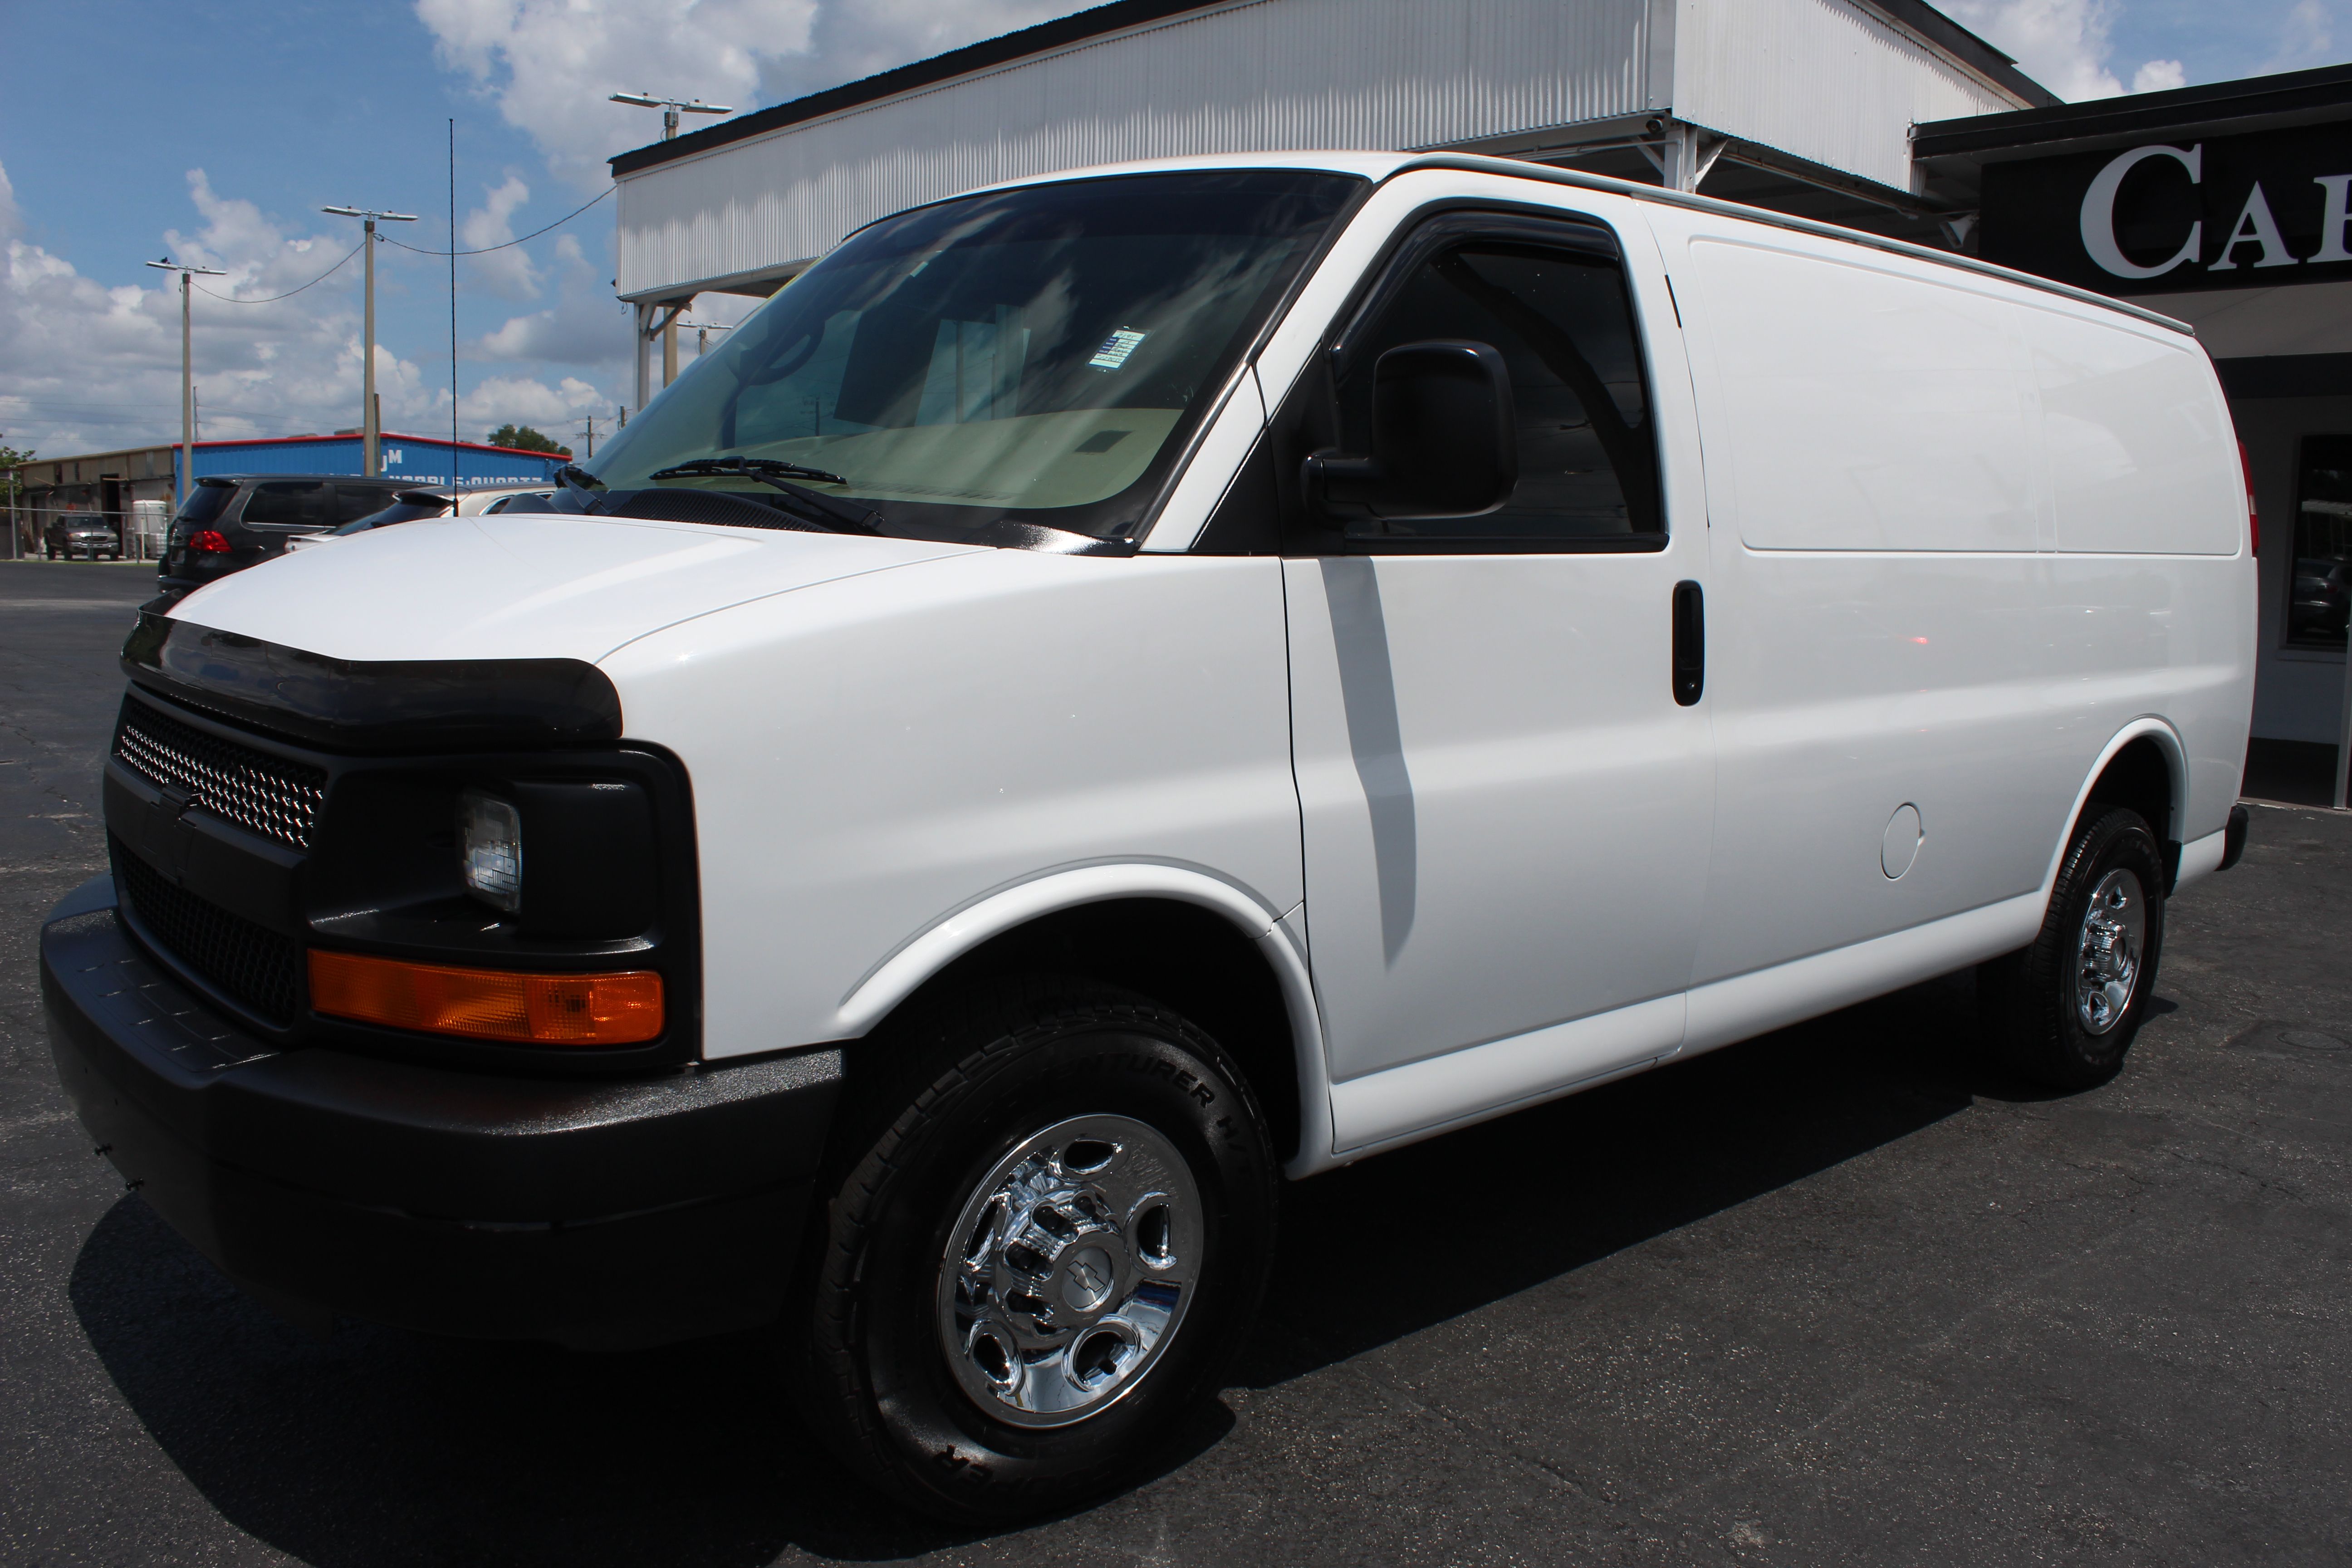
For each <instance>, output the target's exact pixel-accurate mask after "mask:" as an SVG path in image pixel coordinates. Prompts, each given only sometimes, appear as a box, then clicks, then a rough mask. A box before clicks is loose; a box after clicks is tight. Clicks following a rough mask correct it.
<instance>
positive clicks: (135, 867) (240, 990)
mask: <svg viewBox="0 0 2352 1568" xmlns="http://www.w3.org/2000/svg"><path fill="white" fill-rule="evenodd" d="M111 848H112V849H113V851H114V870H115V875H116V876H118V877H120V878H121V888H122V893H123V896H124V897H125V898H127V899H128V900H130V902H131V913H133V914H135V915H137V916H138V917H139V921H140V923H141V924H142V925H144V926H145V927H146V928H147V932H148V934H149V935H150V936H152V938H154V940H155V941H156V942H159V943H161V944H162V945H163V947H165V948H166V949H168V950H170V952H171V954H172V956H173V957H174V958H177V959H178V960H179V961H180V962H181V963H184V964H185V965H186V966H187V967H188V968H189V969H191V970H193V971H194V972H195V973H198V974H201V975H203V976H204V977H205V979H206V980H209V981H211V982H212V983H213V984H215V985H217V986H219V987H220V988H221V989H222V990H223V991H226V992H227V993H228V994H230V995H231V996H234V997H236V999H237V1000H238V1001H240V1002H242V1003H244V1004H245V1005H247V1006H248V1007H250V1008H252V1009H253V1010H254V1011H255V1012H256V1013H258V1014H259V1015H261V1016H262V1017H264V1018H266V1019H268V1021H269V1022H271V1023H273V1024H276V1025H278V1026H280V1027H283V1026H285V1025H287V1024H289V1023H291V1022H292V1021H293V1018H294V1015H295V1014H296V1013H297V1012H299V1011H300V1010H301V1006H302V949H301V945H300V944H299V943H298V942H295V941H294V939H293V938H291V937H285V936H280V935H278V933H277V932H276V931H270V930H268V928H266V927H263V926H257V925H256V924H254V923H253V922H252V921H249V920H247V919H246V918H245V917H244V916H243V915H237V914H231V913H230V912H229V911H228V910H225V909H222V908H221V907H220V906H219V905H218V904H215V903H214V902H213V901H212V900H209V899H200V898H198V897H197V896H196V895H195V894H194V893H191V892H189V891H188V890H187V889H184V888H175V887H173V885H172V884H171V883H170V882H168V881H166V880H165V879H164V878H163V873H162V872H160V871H158V870H156V869H155V868H153V867H152V866H150V865H148V864H147V862H146V861H144V860H142V859H141V858H139V857H138V856H136V855H134V854H132V853H131V851H130V850H128V849H126V848H124V847H122V845H121V843H119V842H118V843H115V844H113V845H112V846H111Z"/></svg>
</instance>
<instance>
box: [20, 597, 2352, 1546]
mask: <svg viewBox="0 0 2352 1568" xmlns="http://www.w3.org/2000/svg"><path fill="white" fill-rule="evenodd" d="M151 574H152V567H144V568H142V567H138V566H114V565H105V564H95V563H70V564H47V563H23V564H0V1281H5V1295H0V1411H5V1412H6V1415H5V1419H0V1562H5V1563H41V1564H51V1563H247V1562H253V1563H266V1562H283V1561H295V1562H302V1563H319V1564H335V1565H373V1564H385V1565H390V1564H410V1563H443V1562H446V1563H490V1562H497V1563H551V1564H552V1563H563V1564H583V1563H614V1564H620V1563H630V1564H637V1563H698V1564H701V1563H708V1564H722V1565H732V1564H759V1563H772V1562H802V1561H807V1560H810V1559H850V1560H857V1561H867V1560H875V1559H893V1560H895V1559H900V1558H912V1559H918V1560H921V1561H926V1562H931V1561H936V1562H941V1563H1022V1564H1048V1563H1086V1564H1088V1565H1090V1568H1110V1565H1117V1564H1125V1563H1215V1564H1219V1565H1220V1568H1230V1565H1233V1564H1239V1563H1267V1564H1274V1563H1300V1562H1313V1563H1565V1562H1579V1563H1582V1562H1591V1563H1717V1562H1726V1563H1727V1562H1748V1563H1867V1564H1883V1563H1898V1562H1900V1563H1971V1564H1978V1563H2021V1562H2029V1561H2031V1562H2042V1561H2047V1562H2068V1563H2108V1562H2114V1563H2271V1562H2285V1563H2336V1562H2343V1561H2346V1560H2347V1558H2352V1304H2347V1302H2348V1301H2352V1297H2348V1296H2347V1287H2352V1225H2347V1221H2352V963H2347V961H2346V955H2347V949H2352V819H2347V818H2346V817H2344V816H2336V815H2333V814H2329V813H2326V812H2320V811H2314V810H2306V809H2297V808H2289V807H2270V806H2258V807H2257V808H2256V810H2255V816H2254V827H2253V838H2252V847H2251V848H2250V850H2249V851H2248V854H2247V858H2246V861H2245V863H2244V865H2243V866H2242V867H2241V868H2238V869H2236V870H2233V871H2231V872H2230V873H2228V874H2227V875H2224V876H2221V877H2218V878H2214V879H2210V880H2209V881H2207V882H2205V883H2202V884H2200V885H2199V886H2197V887H2195V888H2194V889H2190V890H2189V891H2187V892H2185V893H2184V894H2183V895H2182V896H2181V897H2180V899H2179V900H2178V901H2177V902H2175V904H2174V905H2173V906H2172V909H2171V911H2170V916H2169V919H2170V927H2169V931H2168V937H2167V941H2166V948H2165V955H2164V968H2163V973H2162V977H2161V981H2160V984H2159V988H2158V994H2159V997H2160V1001H2159V1003H2158V1012H2159V1016H2157V1017H2155V1018H2154V1019H2153V1020H2152V1021H2151V1023H2150V1024H2149V1025H2148V1026H2147V1029H2146V1030H2145V1032H2144V1033H2143V1034H2142V1035H2141V1037H2140V1041H2139V1044H2138V1047H2137V1050H2136V1051H2135V1053H2134V1056H2133V1058H2132V1061H2131V1063H2130V1065H2129V1067H2128V1068H2127V1069H2126V1072H2125V1074H2124V1075H2123V1076H2122V1078H2121V1079H2118V1080H2117V1081H2116V1082H2115V1083H2113V1084H2110V1085H2108V1086H2107V1087H2105V1088H2104V1089H2098V1090H2095V1091H2093V1092H2090V1093H2087V1094H2083V1095H2078V1096H2074V1097H2071V1098H2051V1097H2048V1096H2046V1095H2043V1094H2041V1093H2037V1092H2031V1091H2027V1090H2025V1089H2021V1087H2020V1086H2018V1085H2016V1084H2014V1083H2012V1082H2010V1081H2008V1080H2006V1079H2003V1078H2002V1077H2000V1075H1999V1074H1997V1073H1995V1072H1993V1071H1991V1070H1990V1069H1989V1068H1986V1067H1984V1066H1983V1065H1981V1064H1980V1063H1979V1061H1978V1059H1977V1058H1976V1056H1975V1054H1974V1052H1973V1049H1972V1037H1973V1034H1974V1005H1975V1004H1974V997H1973V990H1972V985H1971V983H1970V981H1969V978H1968V977H1967V976H1957V977H1953V978H1950V979H1947V980H1944V981H1939V982H1937V983H1934V984H1927V985H1923V986H1919V987H1916V988H1915V989H1913V990H1911V991H1909V992H1906V993H1904V994H1900V995H1898V996H1895V997H1891V998H1887V999H1885V1000H1882V1001H1879V1002H1876V1003H1873V1004H1870V1005H1864V1006H1862V1007H1857V1008H1853V1009H1851V1010H1849V1011H1847V1012H1844V1013H1842V1014H1839V1015H1837V1016H1833V1017H1831V1018H1828V1019H1824V1020H1822V1021H1819V1022H1816V1023H1813V1024H1810V1025H1806V1026H1801V1027H1798V1028H1793V1029H1790V1030H1786V1031H1783V1032H1782V1033H1780V1034H1778V1035H1775V1036H1772V1037H1768V1038H1765V1039H1761V1040H1758V1041H1753V1042H1750V1043H1748V1044H1747V1045H1744V1046H1740V1047H1734V1048H1732V1049H1728V1050H1725V1051H1722V1052H1718V1053H1717V1054H1715V1055H1712V1056H1709V1057H1706V1058H1701V1059H1698V1060H1696V1061H1693V1062H1689V1063H1685V1064H1683V1065H1680V1066H1677V1067H1674V1068H1668V1069H1665V1070H1664V1071H1660V1072H1656V1073H1653V1074H1650V1075H1648V1076H1647V1077H1644V1078H1641V1079H1632V1080H1629V1081H1626V1082H1623V1083H1621V1084H1617V1085H1614V1086H1612V1087H1609V1088H1605V1089H1600V1090H1597V1091H1595V1092H1593V1093H1591V1094H1588V1095H1584V1096H1581V1097H1579V1098H1576V1099H1573V1100H1567V1101H1564V1102H1561V1103H1559V1104H1557V1105H1554V1106H1550V1107H1548V1108H1544V1109H1542V1110H1536V1111H1533V1112H1529V1113H1526V1114H1522V1115H1520V1116H1517V1117H1515V1118H1512V1119H1509V1120H1507V1121H1500V1122H1496V1123H1493V1124H1490V1125H1488V1126H1486V1127H1484V1128H1480V1129H1475V1130H1473V1131H1468V1132H1465V1133H1460V1134H1456V1135H1454V1136H1451V1137H1448V1138H1445V1139H1442V1140H1439V1141H1436V1142H1430V1143H1426V1144H1423V1145H1421V1146H1419V1147H1416V1148H1414V1149H1411V1150H1408V1151H1406V1152H1402V1153H1399V1154H1395V1155H1391V1156H1389V1157H1387V1158H1385V1159H1381V1160H1378V1161H1374V1162H1370V1163H1366V1164H1363V1165H1360V1166H1357V1167H1353V1168H1350V1169H1349V1170H1346V1171H1342V1172H1339V1173H1335V1174H1333V1175H1330V1176H1327V1177H1324V1178H1321V1179H1319V1180H1318V1181H1315V1182H1312V1183H1309V1184H1304V1185H1302V1186H1299V1187H1297V1188H1294V1189H1293V1190H1292V1191H1291V1193H1290V1205H1289V1209H1288V1212H1287V1214H1286V1222H1285V1223H1286V1227H1287V1231H1286V1247H1285V1256H1284V1262H1283V1265H1282V1267H1281V1269H1280V1271H1279V1273H1278V1276H1277V1279H1276V1284H1275V1287H1274V1290H1273V1293H1272V1296H1271V1298H1270V1300H1269V1301H1268V1304H1267V1308H1266V1310H1265V1317H1264V1320H1263V1323H1262V1327H1261V1330H1260V1332H1259V1335H1258V1338H1257V1341H1256V1342H1255V1346H1254V1348H1253V1350H1252V1352H1250V1354H1249V1355H1248V1356H1247V1358H1246V1359H1245V1362H1244V1364H1243V1366H1242V1367H1241V1368H1240V1370H1239V1373H1238V1381H1237V1382H1236V1383H1235V1384H1234V1386H1233V1387H1232V1388H1230V1389H1229V1390H1228V1391H1227V1392H1226V1394H1225V1395H1224V1398H1223V1404H1222V1407H1221V1408H1220V1409H1219V1410H1217V1411H1216V1412H1215V1413H1214V1415H1213V1417H1212V1418H1211V1419H1208V1420H1206V1421H1204V1422H1203V1423H1202V1424H1201V1425H1200V1426H1198V1427H1197V1428H1196V1429H1194V1430H1191V1431H1188V1432H1185V1433H1183V1434H1181V1443H1180V1444H1179V1445H1178V1447H1177V1448H1176V1450H1175V1452H1174V1453H1173V1455H1172V1456H1171V1460H1170V1462H1169V1464H1168V1466H1167V1467H1166V1468H1165V1469H1164V1470H1163V1471H1162V1472H1161V1473H1160V1474H1159V1475H1158V1476H1157V1477H1155V1478H1154V1479H1150V1480H1149V1481H1148V1482H1146V1483H1145V1484H1144V1485H1142V1486H1140V1487H1139V1488H1137V1489H1135V1490H1133V1491H1131V1492H1129V1493H1128V1494H1126V1495H1123V1496H1120V1497H1117V1498H1113V1499H1111V1500H1108V1501H1106V1502H1104V1503H1102V1504H1100V1505H1099V1506H1097V1507H1096V1508H1094V1509H1092V1510H1087V1511H1085V1512H1082V1513H1079V1514H1076V1515H1073V1516H1071V1517H1068V1518H1064V1519H1060V1520H1056V1521H1049V1522H1046V1523H1044V1524H1040V1525H1037V1526H1034V1527H1033V1528H1030V1529H1027V1530H1024V1531H1014V1532H1011V1533H1006V1534H1002V1535H994V1536H970V1535H959V1534H948V1533H942V1532H940V1531H937V1530H935V1529H933V1528H931V1527H929V1526H927V1525H924V1524H921V1523H919V1522H916V1521H908V1520H905V1519H901V1518H897V1517H893V1516H892V1515H890V1514H888V1513H887V1512H886V1511H884V1510H882V1509H881V1507H880V1505H878V1504H877V1503H875V1502H874V1501H872V1500H870V1499H869V1497H868V1496H867V1495H866V1494H865V1493H863V1492H862V1491H861V1490H860V1489H858V1488H857V1486H856V1484H855V1483H854V1482H852V1481H851V1480H850V1479H848V1477H847V1476H846V1475H845V1473H844V1472H843V1471H841V1470H840V1469H839V1468H837V1467H836V1466H835V1464H834V1463H833V1462H832V1461H831V1460H830V1459H829V1458H827V1457H826V1455H824V1453H822V1452H820V1451H818V1450H817V1449H815V1448H814V1447H812V1446H811V1445H810V1444H809V1443H808V1442H807V1441H806V1440H805V1439H803V1437H802V1436H801V1435H800V1434H799V1433H798V1432H797V1431H796V1429H795V1428H794V1426H793V1424H792V1421H791V1419H790V1417H789V1415H788V1414H787V1410H786V1404H787V1402H786V1399H785V1397H784V1393H783V1390H782V1388H781V1386H780V1384H779V1382H778V1377H777V1374H776V1373H775V1371H774V1370H773V1366H772V1359H771V1357H770V1355H769V1353H768V1352H769V1347H768V1346H767V1345H765V1344H764V1343H762V1342H761V1341H760V1340H758V1339H757V1338H743V1339H736V1340H729V1341H722V1342H708V1343H702V1344H696V1345H689V1346H684V1347H678V1348H674V1349H670V1350H666V1351H659V1352H646V1353H639V1354H631V1355H622V1356H596V1355H584V1354H570V1353H564V1352H555V1351H550V1350H539V1349H532V1348H528V1347H520V1348H519V1347H512V1346H495V1345H493V1346H484V1345H470V1344H463V1343H455V1342H440V1341H433V1340H428V1339H424V1338H420V1337H417V1336H413V1335H409V1334H404V1333H400V1332H395V1331H389V1330H383V1329H377V1328H373V1327H369V1326H366V1325H362V1324H358V1323H352V1322H345V1323H343V1324H341V1325H340V1327H339V1328H338V1330H337V1331H336V1333H335V1334H334V1336H333V1337H332V1339H331V1341H328V1342H314V1341H312V1340H310V1339H308V1338H305V1337H304V1336H303V1335H302V1334H301V1333H299V1332H298V1331H295V1330H294V1329H292V1328H290V1327H288V1326H286V1325H285V1324H283V1323H281V1322H280V1321H278V1320H277V1319H276V1318H274V1317H272V1316H271V1315H270V1314H269V1313H268V1312H267V1311H265V1310H262V1309H261V1308H259V1307H257V1306H255V1305H253V1304H251V1303H250V1302H248V1301H247V1300H245V1299H243V1298H242V1297H240V1296H239V1295H238V1294H237V1293H236V1291H234V1290H233V1289H231V1288H229V1287H228V1286H227V1285H226V1284H225V1283H224V1282H223V1281H222V1279H220V1278H219V1277H218V1276H217V1275H216V1274H215V1272H214V1271H213V1269H212V1268H211V1266H210V1265H209V1264H207V1263H205V1261H204V1260H203V1259H202V1258H199V1257H198V1256H197V1255H196V1254H195V1253H194V1252H193V1251H191V1250H190V1249H189V1248H188V1247H185V1246H184V1245H183V1244H182V1243H181V1242H180V1241H179V1240H178V1239H177V1238H176V1237H174V1236H173V1235H172V1234H171V1233H170V1232H169V1231H168V1230H166V1229H165V1228H164V1227H163V1226H162V1225H161V1224H160V1223H159V1222H158V1221H157V1220H156V1219H155V1218H154V1217H153V1216H152V1215H151V1214H150V1213H149V1212H148V1210H147V1209H146V1207H145V1205H143V1203H142V1201H141V1199H140V1198H139V1197H138V1196H137V1195H135V1194H126V1193H125V1192H124V1191H123V1190H122V1184H121V1181H120V1179H119V1178H116V1177H114V1176H113V1175H112V1174H111V1173H110V1168H109V1167H108V1166H107V1165H106V1164H105V1163H104V1162H103V1161H102V1160H100V1159H97V1158H94V1157H93V1156H92V1154H91V1152H90V1151H89V1147H88V1146H87V1143H86V1142H85V1141H84V1139H83V1138H82V1136H81V1133H80V1131H79V1128H78V1127H77V1126H76V1125H75V1124H74V1122H73V1121H72V1119H71V1116H70V1113H69V1112H68V1109H67V1106H66V1102H65V1100H64V1098H63V1097H62V1095H61V1094H60V1093H59V1092H58V1088H57V1084H56V1079H55V1073H54V1070H53V1068H51V1066H50V1063H49V1059H48V1054H47V1042H46V1039H45V1037H44V1036H43V1033H42V1029H41V1024H40V1017H39V1006H38V995H37V979H36V972H35V939H36V927H37V921H38V920H39V919H40V917H41V916H42V914H43V913H44V912H45V911H46V910H47V909H48V908H49V907H50V906H51V905H52V904H53V903H54V902H55V901H56V900H58V898H59V897H61V896H62V895H63V894H64V893H65V892H66V891H67V890H68V889H70V888H72V887H73V886H75V885H76V884H78V883H79V882H80V881H81V880H83V879H86V878H88V877H89V876H90V875H93V874H94V873H96V872H97V871H98V870H100V869H101V868H102V867H103V864H104V859H105V853H104V846H103V834H102V829H101V827H100V824H99V822H98V819H97V809H98V807H97V804H96V802H97V779H98V773H99V766H100V758H101V756H102V754H103V751H104V748H105V745H106V742H107V739H108V736H109V734H110V726H111V721H112V716H113V711H114V706H115V702H116V700H117V695H118V693H119V691H120V687H121V677H120V674H119V672H118V670H117V668H116V666H115V663H114V658H113V654H114V650H115V648H116V647H117V646H118V645H119V643H120V641H121V636H122V633H123V630H124V629H125V626H126V625H127V623H128V620H129V618H130V616H131V610H132V608H133V606H135V605H137V603H138V602H139V601H140V600H141V599H142V598H143V597H144V596H145V595H146V593H147V591H148V586H149V584H150V583H151V581H152V577H151ZM1759 913H1762V914H1765V915H1767V916H1769V911H1759Z"/></svg>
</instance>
